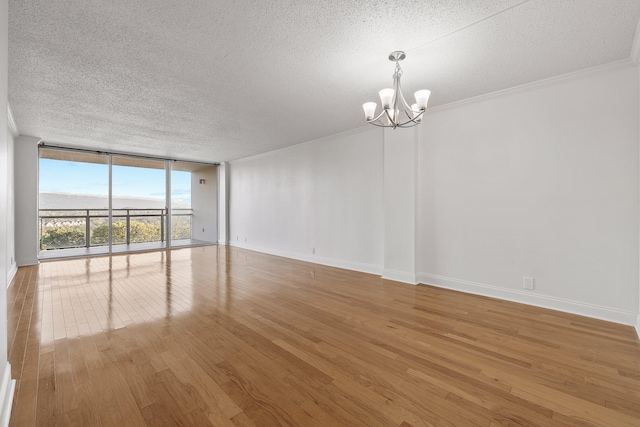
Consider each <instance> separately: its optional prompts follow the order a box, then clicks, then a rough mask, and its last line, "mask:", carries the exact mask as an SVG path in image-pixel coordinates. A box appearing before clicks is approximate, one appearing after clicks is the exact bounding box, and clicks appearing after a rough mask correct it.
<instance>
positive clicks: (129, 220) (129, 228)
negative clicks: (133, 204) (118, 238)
mask: <svg viewBox="0 0 640 427" xmlns="http://www.w3.org/2000/svg"><path fill="white" fill-rule="evenodd" d="M130 243H131V217H130V216H129V209H127V245H128V244H130Z"/></svg>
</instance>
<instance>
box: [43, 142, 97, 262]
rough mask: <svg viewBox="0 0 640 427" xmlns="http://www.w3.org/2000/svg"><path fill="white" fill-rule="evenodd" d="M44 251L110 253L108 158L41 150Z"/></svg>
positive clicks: (72, 152)
mask: <svg viewBox="0 0 640 427" xmlns="http://www.w3.org/2000/svg"><path fill="white" fill-rule="evenodd" d="M39 154H40V159H39V174H38V177H39V188H40V191H39V195H38V204H39V221H38V224H39V233H38V236H39V238H40V251H41V252H42V251H60V250H67V252H66V253H67V254H70V253H71V252H69V251H70V250H73V253H76V254H83V253H88V252H90V251H91V252H92V253H107V252H108V243H109V241H108V230H109V223H108V218H109V215H108V214H109V157H108V156H107V155H103V154H95V153H83V152H74V151H61V150H48V149H42V148H41V149H40V153H39Z"/></svg>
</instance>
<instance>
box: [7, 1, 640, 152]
mask: <svg viewBox="0 0 640 427" xmlns="http://www.w3.org/2000/svg"><path fill="white" fill-rule="evenodd" d="M639 20H640V1H638V0H609V1H607V0H529V1H524V2H523V1H522V0H491V1H489V0H413V1H412V0H397V1H366V2H365V1H362V0H357V1H355V0H352V1H348V0H327V1H317V2H306V1H297V0H290V1H287V0H271V1H242V0H241V1H237V0H236V1H220V0H216V1H211V0H191V1H184V0H161V1H160V0H138V1H131V0H111V1H98V0H69V1H51V0H10V1H9V101H10V104H11V108H12V110H13V113H14V116H15V118H16V122H17V124H18V127H19V129H20V132H21V134H23V135H32V136H38V137H41V138H43V140H45V141H47V142H50V143H59V144H64V145H72V146H82V147H90V148H95V149H100V150H105V151H120V152H131V153H140V154H147V155H155V156H166V157H170V158H178V159H187V160H200V161H211V162H218V161H225V160H232V159H237V158H241V157H245V156H249V155H252V154H258V153H262V152H266V151H270V150H274V149H277V148H281V147H285V146H289V145H293V144H297V143H300V142H304V141H308V140H312V139H316V138H320V137H324V136H327V135H331V134H335V133H338V132H342V131H346V130H349V129H353V128H357V127H361V126H363V125H365V123H364V118H363V114H362V109H361V105H362V103H363V102H365V101H368V100H377V99H376V98H377V91H378V90H379V89H381V88H383V87H388V86H390V84H391V75H392V74H393V64H392V63H391V62H389V61H388V60H387V55H388V53H389V52H391V51H393V50H398V49H400V50H404V51H406V52H407V59H406V60H405V61H404V62H403V63H402V66H403V70H404V77H403V85H404V88H405V93H407V94H410V93H412V92H413V91H414V90H416V89H418V88H428V89H431V91H432V97H431V100H430V106H436V105H443V104H447V103H450V102H453V101H458V100H461V99H466V98H469V97H473V96H477V95H482V94H485V93H489V92H493V91H496V90H500V89H505V88H509V87H513V86H516V85H519V84H523V83H528V82H532V81H536V80H540V79H543V78H547V77H552V76H556V75H559V74H564V73H567V72H571V71H576V70H580V69H584V68H587V67H592V66H596V65H600V64H605V63H608V62H612V61H616V60H620V59H623V58H628V57H629V54H630V52H631V47H632V43H633V38H634V35H635V30H636V26H637V24H638V21H639Z"/></svg>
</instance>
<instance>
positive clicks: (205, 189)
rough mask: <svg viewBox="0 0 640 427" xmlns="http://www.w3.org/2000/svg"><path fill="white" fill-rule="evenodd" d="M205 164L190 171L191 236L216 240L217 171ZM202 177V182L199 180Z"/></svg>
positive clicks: (215, 241) (213, 241) (205, 239)
mask: <svg viewBox="0 0 640 427" xmlns="http://www.w3.org/2000/svg"><path fill="white" fill-rule="evenodd" d="M216 169H217V168H216V167H215V166H205V167H203V168H202V169H198V170H195V171H192V172H191V208H192V209H193V222H192V237H193V238H194V239H198V240H203V241H205V242H211V243H217V242H218V203H217V200H218V176H217V175H218V171H217V170H216ZM201 179H204V180H205V182H204V184H200V180H201Z"/></svg>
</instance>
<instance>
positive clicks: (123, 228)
mask: <svg viewBox="0 0 640 427" xmlns="http://www.w3.org/2000/svg"><path fill="white" fill-rule="evenodd" d="M165 163H166V162H164V161H161V160H147V159H138V158H132V157H124V156H112V159H111V164H112V166H111V177H112V178H111V182H112V184H111V188H112V190H111V203H112V213H111V215H112V220H111V224H112V245H113V247H112V250H113V252H128V251H131V250H142V249H145V248H147V249H157V248H164V247H167V232H166V229H167V200H166V198H167V193H166V188H167V185H166V172H165Z"/></svg>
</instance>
